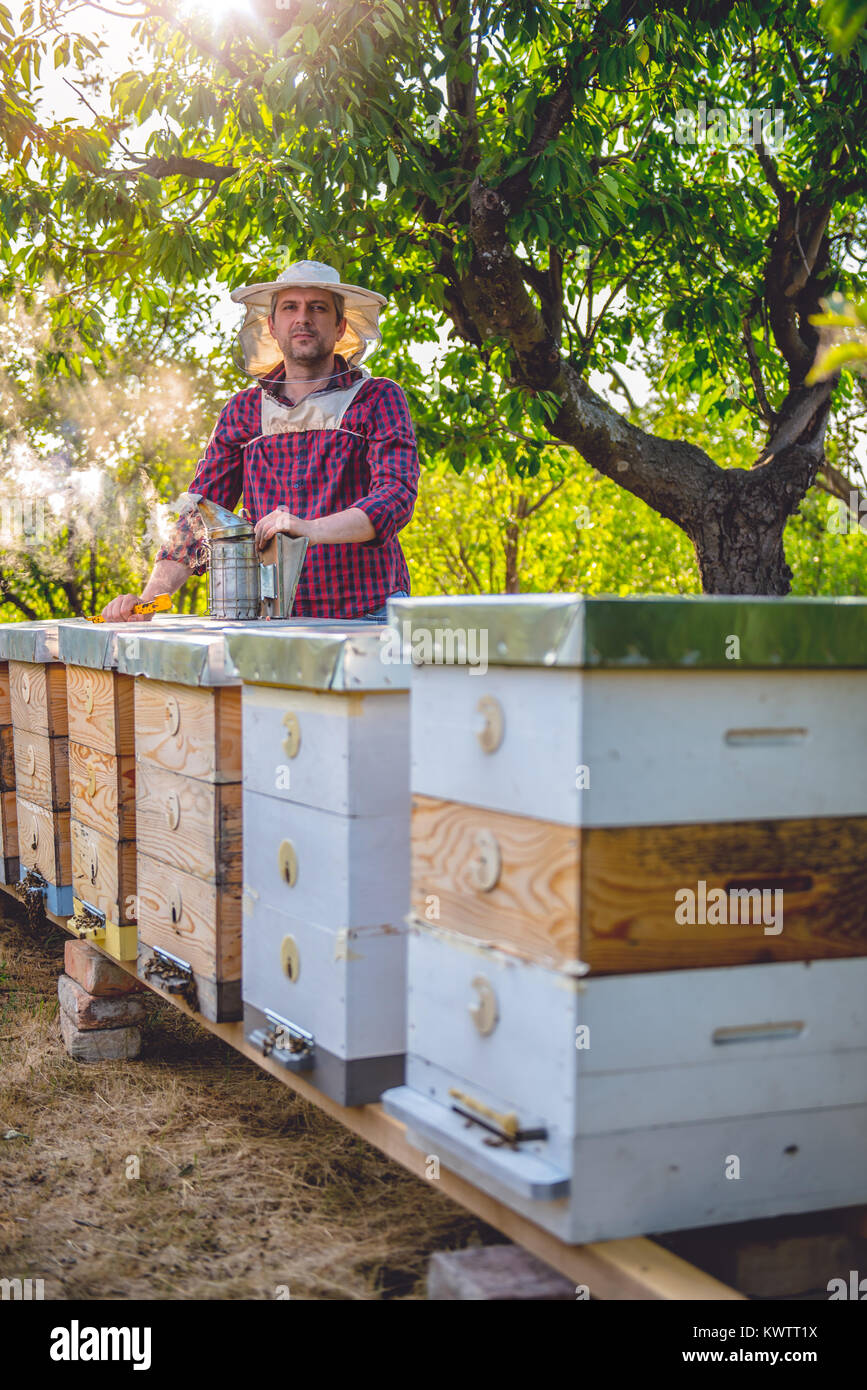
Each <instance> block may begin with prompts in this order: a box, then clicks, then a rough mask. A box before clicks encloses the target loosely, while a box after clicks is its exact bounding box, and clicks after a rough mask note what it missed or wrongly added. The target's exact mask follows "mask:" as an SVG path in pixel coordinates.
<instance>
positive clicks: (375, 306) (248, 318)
mask: <svg viewBox="0 0 867 1390" xmlns="http://www.w3.org/2000/svg"><path fill="white" fill-rule="evenodd" d="M292 286H297V287H298V288H299V289H302V288H303V289H318V290H329V291H330V292H331V293H333V294H339V295H342V296H343V299H344V303H345V309H344V314H345V317H346V331H345V333H344V334H343V337H342V338H340V339H339V340H338V342H337V343H335V345H334V351H335V352H336V353H340V355H341V356H342V357H345V358H346V360H347V362H348V363H349V365H350V366H358V364H359V363H360V362H361V361H362V360H363V359H364V358H365V357H369V356H370V355H371V354H372V353H373V352H375V351H376V349H377V348H378V347H379V345H380V343H381V342H382V335H381V334H380V331H379V314H380V310H381V308H382V306H383V305H384V304H385V303H386V299H385V296H384V295H381V294H377V293H376V291H375V290H365V289H361V287H360V286H358V285H344V284H343V283H342V281H341V279H340V276H339V275H338V273H337V271H336V270H335V269H334V267H333V266H330V265H326V264H325V263H324V262H323V261H295V262H294V264H292V265H289V266H287V267H286V269H285V270H282V271H281V272H280V274H279V275H278V276H277V279H276V280H270V281H268V282H267V283H263V284H257V285H246V286H244V287H243V288H241V289H238V290H233V291H232V299H233V300H234V302H235V303H236V304H243V305H244V306H245V308H246V313H245V316H244V321H243V323H242V324H241V327H240V329H239V331H238V344H239V346H240V352H241V354H242V355H243V364H242V363H241V361H239V360H238V356H237V354H236V361H237V364H238V366H239V367H241V369H242V370H243V371H244V372H246V373H247V375H248V376H253V377H261V376H264V375H265V373H266V372H269V371H271V370H273V368H275V367H277V366H279V365H280V364H281V363H282V361H283V356H282V354H281V352H280V349H279V347H278V346H277V344H276V342H275V341H274V339H273V338H272V337H271V333H270V331H269V329H268V316H269V314H270V311H271V296H272V295H273V293H274V291H275V290H282V289H286V288H291V287H292Z"/></svg>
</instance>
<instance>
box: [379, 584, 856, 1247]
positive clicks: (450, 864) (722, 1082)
mask: <svg viewBox="0 0 867 1390" xmlns="http://www.w3.org/2000/svg"><path fill="white" fill-rule="evenodd" d="M391 614H392V624H393V626H394V628H395V630H396V633H397V634H398V635H399V638H400V641H401V643H403V645H404V650H405V651H407V652H409V651H414V655H415V660H416V661H417V662H419V663H421V664H419V665H414V666H413V667H412V686H411V784H412V792H413V819H412V899H413V915H412V918H411V921H412V923H413V927H412V932H411V938H410V948H409V966H408V994H409V1012H408V1045H407V1084H406V1086H404V1087H400V1088H395V1089H393V1090H391V1091H389V1092H387V1093H386V1095H385V1096H384V1097H383V1103H384V1105H385V1106H386V1109H387V1110H389V1112H390V1113H392V1114H393V1115H395V1116H396V1117H399V1118H400V1119H402V1120H404V1121H405V1122H406V1124H407V1126H408V1135H409V1137H410V1139H411V1140H412V1141H413V1142H415V1143H416V1144H418V1146H419V1147H421V1148H422V1149H423V1150H424V1151H425V1152H428V1153H435V1154H437V1155H439V1157H440V1159H441V1161H442V1162H443V1163H444V1164H446V1165H447V1166H449V1167H450V1168H452V1169H454V1170H456V1171H458V1172H459V1173H461V1174H462V1175H463V1176H465V1177H467V1178H468V1179H470V1180H471V1181H473V1182H475V1183H477V1184H478V1185H479V1186H480V1187H482V1188H484V1189H485V1190H486V1191H488V1192H490V1193H491V1194H492V1195H494V1196H496V1197H498V1198H499V1199H500V1200H502V1201H504V1202H505V1203H507V1204H508V1205H510V1206H512V1207H514V1208H515V1209H516V1210H518V1211H521V1212H523V1213H524V1214H526V1215H528V1216H530V1217H531V1218H532V1219H533V1220H534V1221H537V1222H538V1223H539V1224H541V1225H543V1226H545V1227H547V1228H548V1229H550V1230H551V1231H553V1232H555V1233H556V1234H557V1235H558V1236H560V1237H561V1238H562V1239H564V1240H570V1241H587V1240H597V1239H613V1238H617V1237H621V1236H628V1235H634V1234H638V1233H642V1232H644V1233H646V1232H648V1231H653V1230H667V1229H677V1228H683V1227H688V1226H698V1225H710V1224H714V1223H715V1222H724V1221H736V1220H742V1219H747V1218H750V1217H759V1216H770V1215H774V1214H779V1213H783V1212H794V1211H802V1210H809V1209H812V1208H820V1207H829V1206H835V1205H839V1206H843V1205H846V1204H847V1203H853V1202H857V1201H863V1200H864V1199H865V1197H867V1178H865V1173H867V1165H865V1162H864V1159H865V1156H867V1104H865V1100H867V1096H865V1090H864V1083H863V1077H864V1074H865V1062H867V1054H865V1048H867V1035H865V1025H864V1021H863V1013H862V1010H861V1008H860V1005H859V1004H858V1002H857V1001H858V999H859V997H860V996H861V995H862V993H863V989H864V984H865V982H867V959H864V957H865V954H867V907H865V893H864V890H865V887H867V878H865V872H867V870H865V865H864V860H863V856H862V855H861V853H860V851H859V849H858V845H859V844H860V842H861V840H862V837H863V834H864V830H865V828H867V777H865V772H867V706H865V695H867V640H865V628H864V619H865V614H867V605H865V604H864V602H862V601H857V600H856V601H848V600H833V601H823V600H786V601H785V602H783V601H780V600H762V599H751V600H742V601H734V600H729V599H691V600H681V599H670V600H669V599H650V600H639V599H633V600H601V599H600V600H592V599H588V600H583V599H575V598H570V597H562V598H561V597H550V596H539V597H533V598H516V599H500V600H493V599H492V600H463V601H462V600H440V601H437V600H419V601H417V602H415V603H411V602H409V601H403V600H402V601H397V602H395V603H394V604H393V605H392V609H391ZM462 653H463V655H464V658H465V659H464V661H463V662H462V661H461V660H460V659H458V660H455V657H456V656H457V657H458V658H460V656H461V654H462ZM467 657H469V658H471V659H472V661H473V662H474V663H475V664H474V665H472V664H469V663H468V661H467V659H466V658H467ZM778 895H779V896H778ZM690 904H691V906H690ZM710 905H713V910H711V907H710ZM723 908H724V909H725V911H724V912H723ZM744 909H746V911H744ZM843 957H848V959H843ZM855 957H861V959H854V958H855ZM739 1177H740V1178H742V1179H743V1180H742V1181H736V1180H735V1179H737V1178H739Z"/></svg>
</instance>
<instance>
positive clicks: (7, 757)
mask: <svg viewBox="0 0 867 1390" xmlns="http://www.w3.org/2000/svg"><path fill="white" fill-rule="evenodd" d="M14 790H15V736H14V731H13V729H12V725H11V724H4V725H2V726H0V791H4V792H14Z"/></svg>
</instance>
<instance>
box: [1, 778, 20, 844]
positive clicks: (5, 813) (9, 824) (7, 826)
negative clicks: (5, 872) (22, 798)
mask: <svg viewBox="0 0 867 1390" xmlns="http://www.w3.org/2000/svg"><path fill="white" fill-rule="evenodd" d="M17 858H18V809H17V804H16V799H15V793H14V792H0V859H5V860H7V861H8V860H12V859H15V860H17Z"/></svg>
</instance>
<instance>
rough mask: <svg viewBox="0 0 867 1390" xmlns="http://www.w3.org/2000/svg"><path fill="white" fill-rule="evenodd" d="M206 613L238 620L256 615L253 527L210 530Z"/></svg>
mask: <svg viewBox="0 0 867 1390" xmlns="http://www.w3.org/2000/svg"><path fill="white" fill-rule="evenodd" d="M208 549H209V552H210V566H209V569H208V612H209V614H210V616H211V617H212V618H222V619H225V620H229V621H232V620H237V619H239V618H240V619H247V618H258V616H259V555H258V551H257V549H256V541H255V539H254V536H253V530H252V527H247V528H246V530H245V531H239V530H235V529H234V528H232V529H229V528H226V530H225V531H224V530H222V529H220V530H217V531H211V532H210V534H209V536H208Z"/></svg>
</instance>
